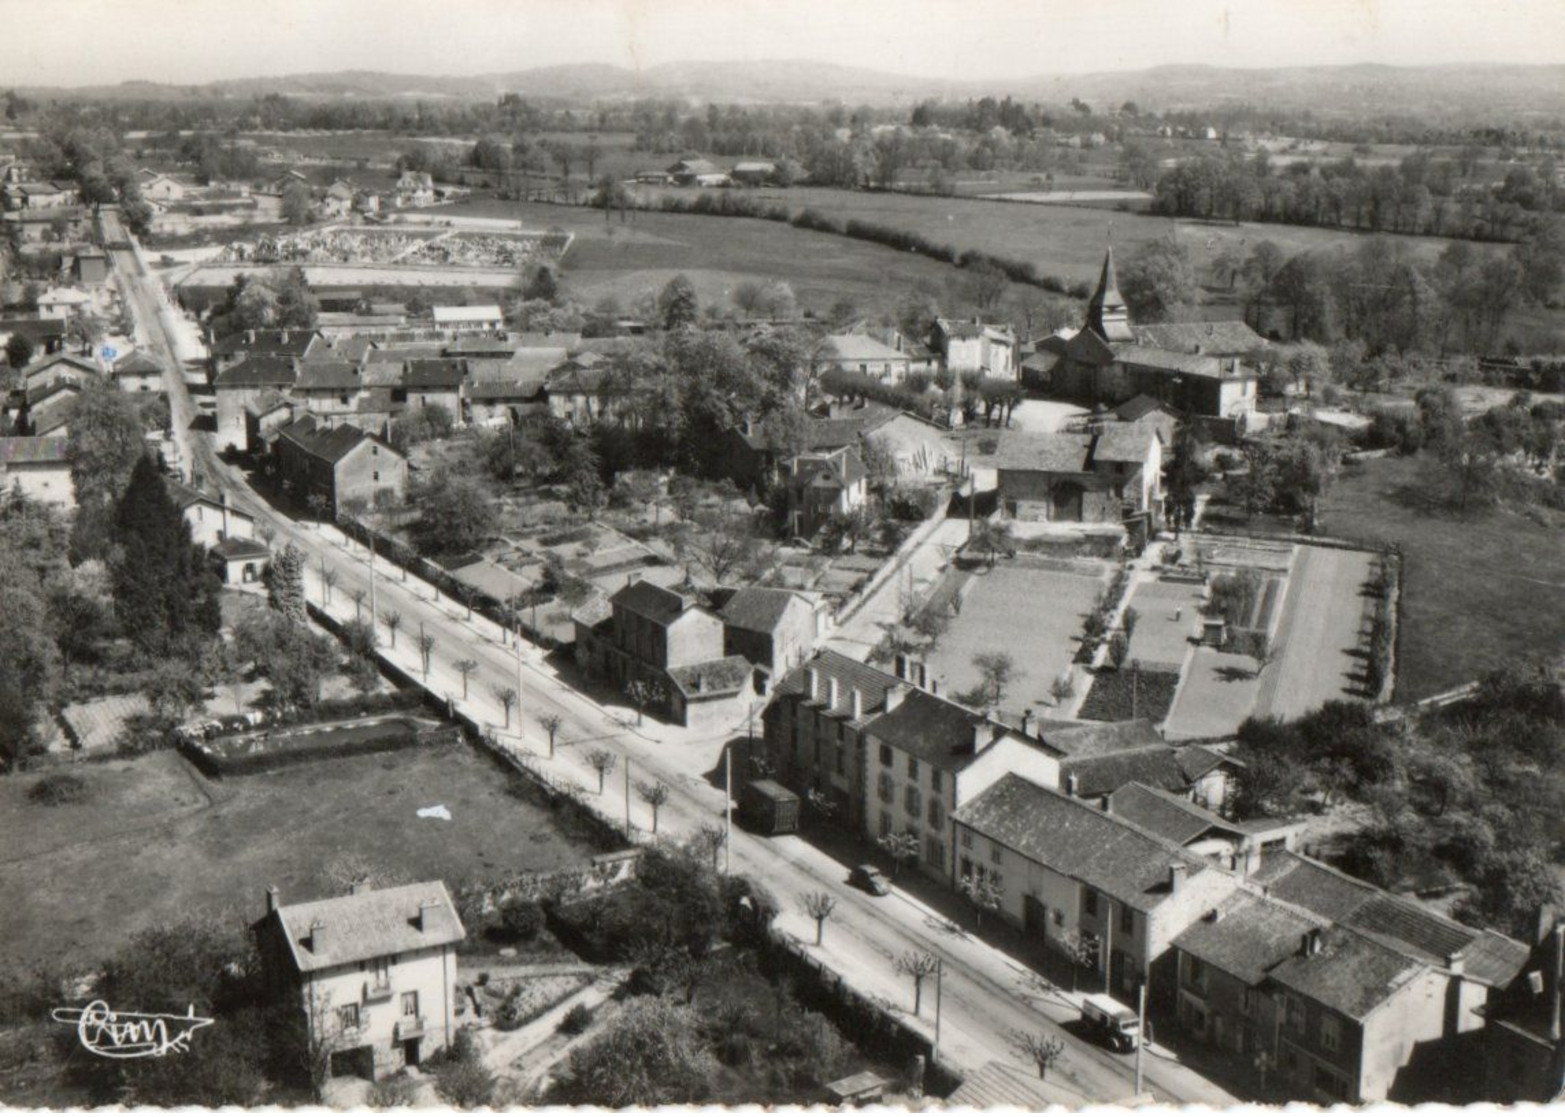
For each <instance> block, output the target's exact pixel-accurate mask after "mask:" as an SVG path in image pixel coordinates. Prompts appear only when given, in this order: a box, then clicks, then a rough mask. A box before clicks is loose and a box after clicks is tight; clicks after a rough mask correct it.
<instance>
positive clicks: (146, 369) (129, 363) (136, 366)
mask: <svg viewBox="0 0 1565 1117" xmlns="http://www.w3.org/2000/svg"><path fill="white" fill-rule="evenodd" d="M162 371H163V366H162V365H160V364H158V363H157V362H156V361H154V360H153V359H152V358H151V357H149V356H147V354H146V352H145V351H143V350H141V349H138V350H136V351H135V352H134V353H132V354H131V355H130V356H128V357H121V358H120V359H119V360H117V361H115V362H114V375H115V376H141V375H147V374H151V373H159V374H161V373H162Z"/></svg>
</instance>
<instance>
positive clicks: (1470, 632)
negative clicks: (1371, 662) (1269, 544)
mask: <svg viewBox="0 0 1565 1117" xmlns="http://www.w3.org/2000/svg"><path fill="white" fill-rule="evenodd" d="M1422 465H1423V462H1422V459H1419V458H1383V459H1380V460H1376V461H1368V462H1363V463H1361V464H1358V465H1352V466H1349V467H1348V468H1347V469H1345V470H1344V472H1343V474H1342V476H1341V478H1340V479H1339V480H1338V482H1337V484H1336V485H1335V486H1334V487H1333V488H1332V489H1331V490H1329V491H1328V493H1327V495H1326V498H1325V500H1324V502H1323V504H1322V508H1321V516H1320V531H1321V532H1322V534H1326V535H1340V536H1345V537H1347V538H1351V539H1356V540H1361V541H1372V542H1375V543H1397V544H1400V545H1401V547H1402V548H1403V567H1402V599H1401V605H1400V610H1399V617H1398V624H1399V632H1398V637H1397V679H1396V694H1395V698H1396V700H1397V701H1400V702H1406V701H1412V700H1416V699H1419V698H1425V697H1428V696H1429V695H1431V694H1438V693H1439V692H1440V691H1443V690H1446V689H1449V688H1450V687H1454V686H1460V685H1461V684H1463V683H1465V682H1468V681H1470V680H1472V679H1474V678H1476V677H1477V676H1479V675H1480V674H1482V673H1483V672H1485V671H1488V670H1490V669H1491V668H1494V667H1496V666H1498V665H1500V664H1501V663H1503V662H1505V661H1506V660H1508V659H1512V658H1515V657H1518V656H1527V655H1548V656H1557V655H1559V654H1560V652H1561V650H1562V649H1565V547H1561V546H1560V539H1561V538H1562V535H1561V529H1562V527H1565V517H1562V516H1561V515H1560V514H1559V513H1557V512H1549V511H1547V510H1538V511H1536V513H1528V512H1523V511H1513V510H1509V509H1502V510H1497V511H1494V512H1490V513H1487V514H1480V515H1476V516H1472V517H1468V518H1462V517H1458V516H1456V515H1454V514H1451V513H1447V512H1445V511H1443V510H1441V509H1439V508H1437V507H1433V506H1431V505H1430V504H1429V502H1428V501H1427V499H1425V498H1424V497H1423V495H1422V490H1421V487H1420V485H1419V483H1418V478H1419V473H1420V470H1421V468H1422ZM1534 515H1536V519H1535V518H1533V516H1534Z"/></svg>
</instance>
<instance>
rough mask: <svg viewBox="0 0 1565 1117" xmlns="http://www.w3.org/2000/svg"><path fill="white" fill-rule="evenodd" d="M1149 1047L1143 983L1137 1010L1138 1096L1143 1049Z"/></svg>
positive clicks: (1138, 1093)
mask: <svg viewBox="0 0 1565 1117" xmlns="http://www.w3.org/2000/svg"><path fill="white" fill-rule="evenodd" d="M1146 1045H1147V983H1146V981H1145V980H1143V981H1142V982H1141V993H1140V996H1139V998H1138V1002H1137V1008H1136V1094H1137V1096H1140V1094H1141V1049H1142V1048H1143V1047H1145V1046H1146Z"/></svg>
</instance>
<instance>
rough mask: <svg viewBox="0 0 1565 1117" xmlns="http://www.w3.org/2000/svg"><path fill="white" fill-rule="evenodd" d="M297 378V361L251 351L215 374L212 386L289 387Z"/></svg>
mask: <svg viewBox="0 0 1565 1117" xmlns="http://www.w3.org/2000/svg"><path fill="white" fill-rule="evenodd" d="M298 378H299V371H298V361H297V360H296V359H295V358H293V357H287V356H282V355H274V354H270V353H252V354H250V355H249V356H247V357H244V358H242V359H241V360H240V361H239V363H238V364H236V365H231V366H230V367H228V368H225V369H224V370H223V371H222V372H220V373H218V374H217V379H215V380H214V381H212V386H213V387H214V388H291V387H293V384H294V381H295V380H297V379H298Z"/></svg>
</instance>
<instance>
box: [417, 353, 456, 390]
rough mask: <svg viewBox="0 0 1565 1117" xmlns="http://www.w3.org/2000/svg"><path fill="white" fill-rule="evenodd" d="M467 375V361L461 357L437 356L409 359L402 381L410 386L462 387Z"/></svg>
mask: <svg viewBox="0 0 1565 1117" xmlns="http://www.w3.org/2000/svg"><path fill="white" fill-rule="evenodd" d="M466 377H467V362H465V361H463V360H462V359H461V358H460V357H435V358H432V359H426V360H416V361H409V362H408V365H407V371H406V372H405V373H404V374H403V377H402V383H403V384H404V385H405V386H407V387H409V388H460V387H461V386H462V381H463V380H464V379H466Z"/></svg>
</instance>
